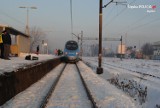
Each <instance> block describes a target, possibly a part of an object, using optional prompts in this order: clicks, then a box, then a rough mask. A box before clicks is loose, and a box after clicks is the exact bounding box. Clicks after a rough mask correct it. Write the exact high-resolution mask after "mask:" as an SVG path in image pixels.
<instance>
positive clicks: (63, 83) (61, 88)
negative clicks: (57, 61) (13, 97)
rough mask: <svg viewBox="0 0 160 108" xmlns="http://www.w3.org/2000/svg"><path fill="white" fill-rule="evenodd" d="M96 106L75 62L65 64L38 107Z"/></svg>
mask: <svg viewBox="0 0 160 108" xmlns="http://www.w3.org/2000/svg"><path fill="white" fill-rule="evenodd" d="M50 107H52V108H54V107H55V108H57V107H65V108H76V107H81V108H98V107H97V105H96V102H95V101H94V99H93V97H92V95H91V92H90V91H89V88H88V86H87V84H86V83H85V81H84V79H83V77H82V75H81V72H80V70H79V68H78V66H77V65H76V64H66V65H65V66H64V67H63V69H62V70H61V72H60V74H59V75H58V77H57V79H56V81H55V82H54V83H53V84H52V87H51V88H50V90H49V92H48V93H47V95H46V96H45V98H44V100H43V101H42V103H41V105H40V108H50Z"/></svg>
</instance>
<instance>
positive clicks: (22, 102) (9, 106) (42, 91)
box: [0, 64, 64, 108]
mask: <svg viewBox="0 0 160 108" xmlns="http://www.w3.org/2000/svg"><path fill="white" fill-rule="evenodd" d="M63 66H64V64H60V65H58V66H57V67H56V68H55V69H53V70H52V71H51V72H50V73H48V74H47V75H46V76H45V77H43V78H42V79H41V80H39V81H38V82H37V83H35V84H33V85H32V86H30V87H29V88H28V89H26V90H25V91H23V92H21V93H19V94H17V95H16V96H15V97H13V98H12V99H10V100H9V101H8V102H6V103H5V104H4V105H3V106H1V107H0V108H39V107H40V103H41V102H42V101H43V99H44V98H45V96H46V94H47V92H48V91H49V88H50V87H51V85H52V84H53V83H54V82H55V80H56V78H57V76H58V75H59V74H60V70H62V68H63Z"/></svg>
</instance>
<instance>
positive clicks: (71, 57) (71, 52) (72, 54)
mask: <svg viewBox="0 0 160 108" xmlns="http://www.w3.org/2000/svg"><path fill="white" fill-rule="evenodd" d="M64 57H65V60H66V62H77V61H79V46H78V43H77V42H76V41H74V40H70V41H67V42H66V44H65V48H64Z"/></svg>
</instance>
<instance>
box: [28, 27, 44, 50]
mask: <svg viewBox="0 0 160 108" xmlns="http://www.w3.org/2000/svg"><path fill="white" fill-rule="evenodd" d="M30 35H31V46H30V52H33V51H34V49H35V48H36V47H37V46H38V45H40V44H41V43H42V40H44V36H45V33H44V32H43V31H42V30H41V29H40V28H37V27H33V28H32V29H31V31H30Z"/></svg>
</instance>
